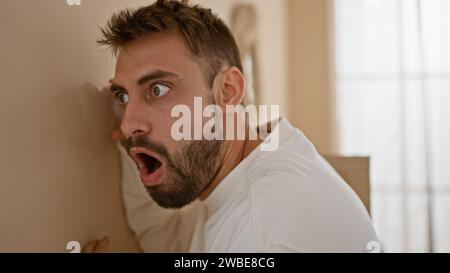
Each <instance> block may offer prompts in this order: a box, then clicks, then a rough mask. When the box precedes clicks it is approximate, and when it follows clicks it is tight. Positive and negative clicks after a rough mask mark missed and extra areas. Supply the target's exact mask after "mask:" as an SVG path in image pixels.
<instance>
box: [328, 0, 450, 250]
mask: <svg viewBox="0 0 450 273" xmlns="http://www.w3.org/2000/svg"><path fill="white" fill-rule="evenodd" d="M334 20H335V52H336V53H335V54H336V92H337V93H336V95H337V109H338V111H337V118H338V131H339V149H340V152H341V153H342V154H344V155H369V156H370V157H371V160H372V162H371V168H372V173H371V178H372V208H373V210H372V216H373V220H374V224H375V228H376V230H377V232H378V235H379V237H380V239H381V241H382V244H383V247H384V249H385V251H387V252H391V251H392V252H431V251H435V252H448V251H450V0H334Z"/></svg>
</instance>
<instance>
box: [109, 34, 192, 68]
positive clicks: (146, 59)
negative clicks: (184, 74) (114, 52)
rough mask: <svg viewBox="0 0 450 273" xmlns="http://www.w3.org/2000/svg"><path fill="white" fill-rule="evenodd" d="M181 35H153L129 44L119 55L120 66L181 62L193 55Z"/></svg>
mask: <svg viewBox="0 0 450 273" xmlns="http://www.w3.org/2000/svg"><path fill="white" fill-rule="evenodd" d="M180 36H181V35H179V34H172V33H152V34H149V35H147V36H145V37H142V38H139V39H137V40H134V41H131V42H129V43H127V44H126V45H125V46H124V47H123V48H122V49H121V50H120V53H119V57H118V60H117V62H118V65H122V64H125V65H126V64H129V65H130V64H134V65H142V64H149V63H158V62H161V63H164V62H165V63H167V62H177V63H178V62H181V61H184V62H185V61H186V60H188V59H189V57H190V55H191V53H190V51H189V50H188V48H187V46H186V43H185V42H184V40H183V39H182V38H181V37H180Z"/></svg>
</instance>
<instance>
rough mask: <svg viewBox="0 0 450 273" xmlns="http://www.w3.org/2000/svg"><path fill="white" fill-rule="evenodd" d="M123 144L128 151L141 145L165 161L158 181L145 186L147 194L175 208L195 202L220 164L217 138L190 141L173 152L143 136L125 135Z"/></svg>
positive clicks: (163, 205) (219, 146) (219, 145)
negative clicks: (132, 136)
mask: <svg viewBox="0 0 450 273" xmlns="http://www.w3.org/2000/svg"><path fill="white" fill-rule="evenodd" d="M123 144H124V146H125V148H126V149H127V151H128V152H129V151H130V149H131V148H133V147H142V148H145V149H148V150H150V151H152V152H154V153H157V154H158V155H159V156H161V158H162V159H163V161H164V162H165V167H166V172H165V175H163V176H162V177H161V178H160V179H161V180H162V181H161V183H159V184H158V185H155V186H145V188H146V190H147V193H148V194H149V195H150V196H151V197H152V198H153V200H154V201H155V202H156V203H157V204H158V205H159V206H160V207H163V208H168V209H179V208H183V207H184V206H187V205H189V204H190V203H192V202H193V201H195V200H196V199H197V198H198V197H199V196H200V194H201V193H202V192H203V191H204V190H205V188H206V187H207V186H208V185H209V184H210V183H211V182H212V180H213V179H214V176H215V175H216V173H217V171H218V169H219V167H220V154H221V146H222V141H219V140H200V141H190V142H188V143H186V144H185V145H184V146H183V147H182V148H181V150H180V151H179V152H176V153H175V154H173V155H170V154H169V152H168V150H167V148H166V147H165V146H164V145H162V144H160V143H156V142H153V141H150V140H148V139H147V138H145V137H144V136H138V137H135V138H134V139H132V138H129V139H127V140H126V141H125V142H124V143H123Z"/></svg>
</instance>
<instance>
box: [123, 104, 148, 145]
mask: <svg viewBox="0 0 450 273" xmlns="http://www.w3.org/2000/svg"><path fill="white" fill-rule="evenodd" d="M144 112H145V110H144V109H139V106H138V105H131V104H129V105H127V107H126V108H125V111H124V115H123V119H122V123H121V125H120V129H121V130H122V132H123V134H124V135H125V137H127V138H128V137H133V136H138V135H147V134H148V133H149V132H150V125H149V122H148V120H146V119H145V117H144Z"/></svg>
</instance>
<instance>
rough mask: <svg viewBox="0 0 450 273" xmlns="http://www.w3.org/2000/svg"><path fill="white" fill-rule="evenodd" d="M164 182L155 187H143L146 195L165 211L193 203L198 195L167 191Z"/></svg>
mask: <svg viewBox="0 0 450 273" xmlns="http://www.w3.org/2000/svg"><path fill="white" fill-rule="evenodd" d="M165 182H166V181H161V182H160V183H159V184H158V185H155V186H145V188H146V190H147V193H148V194H149V195H150V197H151V198H152V199H153V200H154V201H155V202H156V204H158V206H160V207H162V208H165V209H181V208H184V207H185V206H187V205H189V204H191V203H192V202H194V201H195V200H196V199H197V198H198V195H199V194H192V193H190V194H186V193H181V192H175V191H174V190H167V189H166V188H165V186H166V183H165Z"/></svg>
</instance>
